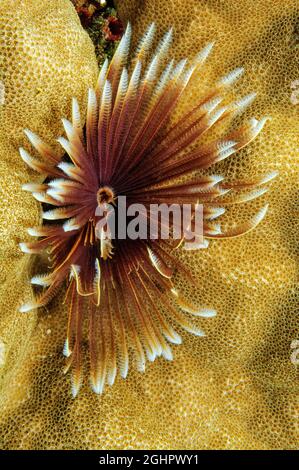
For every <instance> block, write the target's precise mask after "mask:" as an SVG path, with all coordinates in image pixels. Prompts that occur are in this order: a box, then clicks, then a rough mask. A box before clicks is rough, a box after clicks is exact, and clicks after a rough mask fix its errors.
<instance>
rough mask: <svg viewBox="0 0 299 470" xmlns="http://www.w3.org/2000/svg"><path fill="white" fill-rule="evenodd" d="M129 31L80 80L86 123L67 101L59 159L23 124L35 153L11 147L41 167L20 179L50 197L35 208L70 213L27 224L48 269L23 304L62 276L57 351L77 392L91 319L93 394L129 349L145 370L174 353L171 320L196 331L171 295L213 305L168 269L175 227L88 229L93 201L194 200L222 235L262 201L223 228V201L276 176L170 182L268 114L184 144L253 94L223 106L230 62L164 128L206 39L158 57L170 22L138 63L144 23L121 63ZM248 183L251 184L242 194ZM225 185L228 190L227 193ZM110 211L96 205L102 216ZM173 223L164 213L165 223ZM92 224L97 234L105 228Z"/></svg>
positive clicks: (257, 126) (228, 147)
mask: <svg viewBox="0 0 299 470" xmlns="http://www.w3.org/2000/svg"><path fill="white" fill-rule="evenodd" d="M130 37H131V26H130V24H129V25H128V26H127V29H126V32H125V34H124V36H123V38H122V40H121V42H120V44H119V46H118V49H117V51H116V53H115V55H114V57H113V59H112V61H111V63H110V65H108V60H106V61H105V63H104V64H103V66H102V69H101V72H100V75H99V78H98V82H97V86H96V89H95V90H92V89H90V90H89V94H88V109H87V118H86V129H84V128H83V123H82V120H81V117H80V110H79V106H78V102H77V100H76V99H74V100H73V108H72V123H71V122H70V121H68V120H66V119H63V125H64V129H65V132H66V135H67V139H65V138H64V137H61V138H59V139H58V140H59V143H60V144H61V145H62V147H63V149H64V150H65V152H66V154H67V155H68V157H69V158H70V160H71V162H66V161H61V159H60V156H59V155H57V154H55V151H53V150H52V149H51V148H50V147H49V146H48V145H47V144H45V143H44V142H43V141H42V140H41V139H40V138H39V137H38V136H37V135H36V134H34V133H32V132H31V131H29V130H26V131H25V133H26V135H27V137H28V138H29V140H30V142H31V144H32V145H33V147H35V149H36V150H37V151H38V153H39V154H40V156H41V157H42V161H39V160H37V159H34V158H32V157H31V156H30V155H29V154H28V152H27V151H26V150H25V149H24V148H21V149H20V154H21V157H22V158H23V160H24V161H25V162H26V163H27V164H28V165H29V166H30V167H31V168H32V169H34V170H36V171H38V172H39V173H41V174H43V175H45V177H46V178H47V182H45V183H42V184H26V185H25V186H24V188H23V189H25V190H28V191H30V192H32V194H33V196H34V197H35V198H36V199H37V200H38V201H40V202H42V203H44V204H49V205H50V206H53V207H52V208H51V209H49V210H47V211H44V212H43V219H44V220H46V221H47V220H51V221H58V220H61V219H66V220H67V221H66V222H64V223H63V224H60V225H47V224H46V223H45V224H44V225H41V226H39V227H37V228H30V229H29V234H30V235H34V236H36V237H39V240H38V241H36V242H29V243H22V244H21V249H22V251H24V252H25V253H40V252H41V251H42V250H45V249H47V250H48V252H49V253H50V260H51V263H52V266H53V270H52V271H51V272H50V273H49V274H43V275H37V276H34V277H33V278H32V280H31V282H32V284H36V285H39V286H42V287H46V289H45V291H44V292H43V293H42V294H40V295H39V296H38V297H37V299H36V300H35V301H34V302H29V303H26V304H24V305H23V306H22V307H21V309H20V310H21V312H27V311H29V310H32V309H35V308H38V307H41V306H44V305H46V304H47V303H48V302H49V301H50V300H51V299H52V298H53V296H54V295H55V294H56V293H57V290H58V288H59V287H60V286H61V284H62V283H63V282H64V281H65V280H66V279H68V278H69V280H68V288H67V295H66V297H67V300H68V303H69V320H68V328H67V339H66V343H65V348H64V353H65V355H66V356H67V357H68V363H67V367H66V369H67V370H68V369H69V368H70V367H71V368H72V390H73V395H74V396H76V395H77V393H78V391H79V388H80V386H81V384H82V376H83V374H82V353H83V345H82V343H83V341H84V322H85V321H86V322H87V323H88V344H89V355H90V379H91V385H92V388H93V390H94V391H95V392H97V393H102V392H103V389H104V385H105V383H106V382H107V383H108V384H109V385H112V384H113V383H114V381H115V377H116V374H117V369H119V372H120V375H121V376H122V377H123V378H126V376H127V373H128V368H129V354H130V350H131V349H132V350H133V351H134V355H135V363H136V367H137V369H138V370H140V371H144V370H145V358H146V357H147V359H148V360H150V361H153V360H154V359H155V358H156V357H157V356H161V355H162V356H163V357H164V358H165V359H169V360H171V359H172V352H171V349H170V347H169V343H174V344H178V343H181V337H180V335H179V334H178V332H177V331H176V330H175V329H174V327H173V325H175V324H178V325H179V326H181V327H182V328H183V329H185V330H187V331H188V332H190V333H193V334H195V335H198V336H202V335H203V332H202V330H201V329H200V328H199V327H198V326H197V325H195V324H193V323H192V321H190V319H189V318H188V317H187V315H183V314H182V313H180V312H179V311H178V310H177V309H176V308H175V305H173V302H172V301H171V299H169V295H172V298H173V299H174V300H175V302H176V304H177V305H178V307H180V309H181V310H183V311H184V312H186V313H187V314H189V316H192V315H193V316H203V317H210V316H214V315H215V312H214V311H213V310H208V309H202V310H201V309H199V308H197V307H196V306H194V305H192V304H191V303H190V302H189V301H186V300H185V299H184V298H183V297H182V296H181V294H180V293H179V292H178V291H177V290H176V289H175V286H174V284H173V282H172V280H171V278H172V277H173V275H174V272H175V270H178V271H182V272H184V267H182V266H181V264H180V262H179V261H178V260H177V259H176V258H175V256H174V254H173V249H174V248H177V247H178V245H181V244H184V234H183V235H182V239H181V240H179V244H178V241H177V240H164V239H161V237H160V238H158V240H152V239H150V233H149V234H148V239H147V240H140V239H139V240H129V239H125V240H120V239H116V240H115V241H113V240H112V239H111V238H108V239H107V237H104V236H102V235H101V234H100V236H99V238H97V236H96V226H97V219H100V220H101V218H100V217H99V216H97V215H96V210H97V207H99V208H101V207H102V208H103V213H104V209H105V207H106V206H107V203H108V202H109V203H112V204H116V203H117V198H118V197H119V196H121V195H125V196H126V198H127V200H126V203H127V205H128V206H129V205H130V204H134V203H138V204H143V205H144V207H145V208H148V209H149V205H150V204H157V203H159V204H161V203H167V204H168V205H169V206H170V205H171V204H173V203H177V204H181V205H182V204H183V203H193V204H194V205H196V204H203V205H204V211H203V214H204V224H203V236H204V238H206V239H209V238H211V239H214V238H215V239H217V238H220V239H221V238H229V237H234V236H239V235H242V234H244V233H246V232H248V231H250V230H252V229H253V228H254V227H255V226H256V225H257V224H258V223H259V222H260V221H261V220H262V219H263V217H264V215H265V213H266V210H267V207H266V206H265V207H263V208H262V209H261V210H260V211H259V212H258V213H257V214H256V215H255V216H254V217H253V218H252V219H251V220H249V221H248V222H245V223H243V224H241V225H240V226H237V227H234V228H232V229H231V230H228V231H227V232H222V231H221V228H220V226H218V225H216V224H215V223H214V222H213V220H214V219H216V218H217V217H218V216H219V215H221V214H222V213H223V212H224V207H225V206H226V205H230V204H234V203H242V202H246V201H250V200H252V199H254V198H256V197H258V196H260V195H262V194H264V190H263V189H257V187H258V186H261V185H263V184H264V183H266V182H268V181H269V180H271V179H272V178H273V177H274V176H275V173H271V174H268V175H266V176H263V177H261V178H258V179H255V180H245V181H237V182H233V183H231V184H228V183H224V182H223V179H224V178H223V177H222V176H219V175H204V176H196V177H193V178H192V179H188V180H187V181H185V182H178V179H180V178H181V177H183V176H185V175H189V174H190V173H192V172H194V170H198V169H201V170H202V169H207V168H210V167H211V166H212V165H213V164H215V163H217V162H219V161H221V160H223V159H225V158H227V157H229V156H230V155H232V154H234V153H236V152H237V151H238V150H239V149H241V148H242V147H244V146H245V145H247V144H248V143H249V142H250V141H251V140H253V139H254V138H255V137H256V136H257V135H258V133H259V132H260V131H261V129H262V128H263V126H264V124H265V121H266V119H265V118H264V119H261V120H260V121H258V120H256V119H251V120H250V121H249V122H248V123H246V124H245V125H243V126H242V127H241V128H239V129H238V130H236V131H234V132H230V133H229V134H228V135H226V136H225V137H221V138H218V139H216V140H213V141H212V142H209V143H206V144H202V145H197V146H196V147H195V148H193V149H189V147H190V146H191V144H192V143H194V142H195V141H196V140H198V139H199V138H200V137H202V135H203V134H204V133H206V132H208V131H209V130H210V129H211V128H212V127H213V126H215V125H216V124H217V123H219V122H220V121H221V120H222V119H225V118H228V117H231V116H234V115H235V114H236V113H239V112H241V111H242V110H243V109H244V108H245V107H246V106H247V105H248V104H249V103H250V102H251V101H252V99H253V97H254V95H252V94H250V95H248V96H245V97H244V98H242V99H241V100H239V101H237V102H235V103H233V104H231V105H229V106H220V103H221V102H222V101H223V98H222V94H223V93H225V91H226V90H227V88H229V87H230V86H232V85H233V83H234V82H235V81H236V80H237V79H238V78H239V76H240V75H241V74H242V71H243V70H242V69H240V68H238V69H236V70H234V71H232V72H230V73H229V74H228V75H226V76H225V77H223V78H222V79H220V80H219V81H218V82H217V83H216V84H215V86H214V87H213V88H211V89H210V90H209V91H208V92H207V94H206V95H205V96H204V97H203V98H202V99H201V100H199V102H198V103H196V104H195V106H194V107H193V108H192V109H190V110H189V111H188V112H187V113H186V114H184V115H183V116H182V117H181V118H180V119H179V120H178V121H177V122H175V123H174V124H173V125H172V126H170V127H169V126H166V124H167V123H168V121H169V117H170V116H171V113H172V112H173V110H174V109H175V107H176V104H177V102H178V100H179V99H180V97H181V95H182V93H183V92H184V89H185V88H186V87H187V85H188V83H189V80H190V79H191V78H192V75H193V74H194V73H197V72H198V71H199V69H200V68H201V67H202V65H203V64H204V62H205V60H206V59H207V57H208V55H209V53H210V51H211V49H212V44H208V45H207V46H206V47H205V48H204V49H203V50H202V51H201V52H200V53H199V54H198V55H197V57H196V58H195V59H194V61H193V62H192V63H191V64H188V61H187V60H186V59H182V60H181V61H180V62H178V63H174V61H173V60H171V61H170V62H168V63H167V65H166V66H163V62H164V59H165V57H167V54H168V51H169V48H170V46H171V40H172V30H169V31H168V32H167V33H166V34H165V36H164V37H163V38H162V40H161V41H160V43H159V44H158V45H157V49H156V51H155V52H154V53H153V55H152V57H150V59H149V61H148V62H149V63H148V65H145V63H146V59H147V56H148V54H149V51H151V50H152V45H153V41H154V37H155V25H154V24H151V25H150V26H149V28H148V30H147V31H146V32H145V34H144V36H143V38H142V39H141V41H140V44H139V46H138V48H137V52H136V55H135V57H134V58H133V61H132V67H130V68H131V69H132V70H131V72H129V73H128V68H127V60H128V55H129V46H130ZM130 68H129V69H130ZM165 184H167V185H166V186H165ZM248 189H249V190H251V191H249V192H245V193H244V190H248ZM252 189H253V191H252ZM231 190H233V192H234V196H233V197H232V198H227V193H228V192H229V191H231ZM240 191H241V194H239V193H240ZM54 207H55V208H54ZM193 210H194V209H193ZM108 217H109V215H102V218H103V219H104V220H106V219H108ZM145 217H146V218H147V220H146V223H147V224H148V225H149V224H150V222H151V218H152V217H153V214H152V212H151V211H150V210H147V211H146V214H145ZM162 223H163V222H162ZM174 224H175V222H174V221H173V220H172V225H173V227H172V228H174ZM101 230H102V232H101V233H103V227H102V228H101ZM194 244H195V247H196V246H197V245H196V243H195V242H194ZM188 246H189V247H190V245H188ZM169 249H170V250H171V252H169ZM192 249H194V246H192ZM185 274H186V276H188V277H189V280H190V283H191V284H192V283H193V284H195V285H196V284H197V281H196V280H194V279H193V277H192V275H191V273H188V271H186V270H185ZM128 305H130V307H128ZM163 307H164V312H163V311H162V308H163Z"/></svg>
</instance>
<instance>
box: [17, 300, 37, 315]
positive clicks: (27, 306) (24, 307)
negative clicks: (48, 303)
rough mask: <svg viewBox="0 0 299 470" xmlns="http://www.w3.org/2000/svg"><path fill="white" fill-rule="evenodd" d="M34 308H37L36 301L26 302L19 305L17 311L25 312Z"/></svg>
mask: <svg viewBox="0 0 299 470" xmlns="http://www.w3.org/2000/svg"><path fill="white" fill-rule="evenodd" d="M35 308H38V304H37V303H36V302H27V303H26V304H23V305H21V307H20V308H19V312H21V313H27V312H30V311H31V310H34V309H35Z"/></svg>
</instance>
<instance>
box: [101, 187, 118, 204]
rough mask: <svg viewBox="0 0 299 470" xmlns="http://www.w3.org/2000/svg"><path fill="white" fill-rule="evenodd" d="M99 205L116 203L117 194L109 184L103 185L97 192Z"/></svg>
mask: <svg viewBox="0 0 299 470" xmlns="http://www.w3.org/2000/svg"><path fill="white" fill-rule="evenodd" d="M97 201H98V205H99V206H100V205H102V204H114V203H115V195H114V192H113V190H112V189H111V188H110V187H109V186H102V187H101V188H99V190H98V192H97Z"/></svg>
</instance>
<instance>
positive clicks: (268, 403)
mask: <svg viewBox="0 0 299 470" xmlns="http://www.w3.org/2000/svg"><path fill="white" fill-rule="evenodd" d="M4 3H7V2H2V3H0V7H1V5H2V4H4ZM10 3H11V2H10ZM22 3H26V4H29V3H31V2H29V1H26V2H22ZM35 3H36V2H35ZM52 3H54V2H51V4H52ZM59 3H60V2H59ZM63 3H67V2H63ZM119 3H120V5H119V12H120V14H121V15H122V19H124V20H127V19H128V18H130V20H131V21H132V23H133V27H134V32H135V33H136V38H137V37H139V36H140V34H141V33H142V32H143V31H144V29H145V27H146V26H147V25H148V24H149V23H150V22H151V21H153V20H155V21H156V23H157V24H158V26H159V27H160V29H161V31H162V30H165V29H167V27H168V25H169V24H172V25H173V26H174V31H175V48H174V50H173V53H174V55H176V58H180V57H182V56H186V55H187V56H192V57H193V56H194V55H195V54H196V52H197V51H198V50H199V49H200V48H201V47H202V45H203V44H205V43H206V42H208V41H209V40H213V39H216V40H217V45H216V48H215V53H214V57H215V60H214V61H213V60H212V61H210V68H208V72H206V74H205V76H203V77H201V78H202V80H203V81H204V82H206V83H210V82H211V81H213V80H214V79H215V78H216V77H217V76H219V75H221V74H223V73H225V72H226V71H228V70H231V69H232V68H234V67H235V66H238V65H244V66H245V68H246V75H245V78H244V79H243V81H242V82H241V83H240V86H239V89H237V90H236V92H237V93H238V94H239V93H241V94H245V93H247V92H249V90H250V91H251V90H252V89H255V90H256V91H257V92H258V93H259V95H258V98H257V100H256V102H255V105H254V109H252V108H251V110H250V114H251V113H255V115H256V116H257V117H259V116H260V115H265V114H268V115H269V116H271V122H270V123H268V125H267V127H266V128H265V129H264V131H263V134H262V135H261V136H260V138H259V139H258V141H256V142H254V143H253V144H252V145H251V147H250V148H248V149H246V151H243V152H241V154H239V155H238V157H237V158H235V159H234V160H231V161H227V162H223V163H221V164H219V168H218V172H221V173H223V174H225V175H227V176H228V177H229V178H231V179H235V178H236V177H239V176H241V175H244V173H246V175H248V176H254V175H256V174H261V173H262V172H267V171H269V170H270V169H271V170H272V169H277V170H278V171H279V172H280V177H279V179H278V181H277V182H276V184H275V187H273V189H272V191H271V194H270V193H269V194H268V195H265V196H264V199H267V201H269V202H270V207H271V209H270V211H269V214H268V217H267V221H266V223H264V224H263V225H261V226H260V227H259V228H257V230H256V231H255V232H252V234H249V235H247V236H246V238H242V239H241V238H240V239H236V240H233V241H223V242H222V243H221V244H220V243H217V244H216V243H215V244H211V246H210V248H209V250H206V251H201V252H200V253H198V254H197V255H196V256H194V254H192V256H188V255H187V256H185V257H184V262H186V263H188V264H189V266H190V267H191V268H192V269H193V273H194V274H195V275H196V276H197V277H198V278H199V279H202V288H201V289H199V290H197V291H196V293H195V294H196V295H194V294H192V295H194V300H195V301H198V303H199V304H201V303H203V302H204V303H205V304H211V305H213V306H214V307H215V308H216V309H217V310H218V317H217V318H216V319H215V321H214V322H213V323H212V324H210V325H209V326H208V328H206V338H205V339H204V340H202V341H197V340H196V338H195V339H194V338H192V337H191V336H184V343H183V345H182V346H181V347H180V348H178V349H177V350H176V351H175V360H174V361H173V362H172V363H164V362H163V361H160V362H159V363H154V364H153V365H152V366H151V367H150V368H148V370H147V372H146V374H145V375H139V374H138V373H135V372H132V373H131V374H130V375H129V377H128V379H127V380H126V381H122V380H118V381H117V382H116V384H115V385H114V387H113V388H111V389H110V390H109V389H108V390H107V391H106V393H105V394H104V395H103V396H102V397H100V398H99V397H97V396H95V395H94V394H92V393H91V392H89V391H88V389H87V388H86V389H84V390H82V393H81V395H80V396H79V397H78V398H77V399H76V400H73V399H72V398H71V396H70V393H69V384H68V382H67V381H66V380H65V377H64V376H62V374H61V370H62V359H61V345H62V344H63V341H64V330H65V310H64V307H63V306H62V305H61V302H62V298H61V297H58V298H57V299H56V300H55V301H54V302H53V303H52V305H51V306H50V307H49V309H48V311H47V312H43V313H40V314H39V317H38V322H36V321H35V319H33V318H34V316H32V314H31V316H30V317H22V318H20V317H19V316H18V315H20V314H18V313H17V312H16V308H17V306H18V305H19V303H21V301H22V300H24V299H25V298H26V296H27V295H28V292H26V289H28V288H26V287H25V286H26V284H25V278H26V277H29V275H28V274H27V262H26V260H24V259H22V258H21V256H20V257H17V252H16V250H14V256H15V263H14V264H13V266H10V268H11V269H8V266H7V265H6V269H2V275H3V276H4V278H6V283H5V285H4V288H2V293H1V301H2V306H1V311H2V315H1V326H2V328H1V333H0V337H1V341H2V344H3V345H4V348H5V351H6V353H5V358H6V365H5V367H4V368H3V369H2V370H4V372H3V374H2V384H1V387H2V389H1V392H2V397H1V433H2V437H1V439H2V442H1V446H2V447H5V448H97V449H98V448H103V449H107V448H108V449H109V448H110V449H111V448H121V449H123V448H157V447H158V448H166V449H167V448H189V449H194V448H295V447H296V445H297V443H298V422H297V421H296V417H297V416H298V376H297V370H296V367H295V366H294V364H292V362H291V361H290V354H291V349H290V345H291V342H292V341H293V340H294V339H296V337H298V315H297V316H296V309H297V303H296V300H297V301H298V297H297V298H296V289H295V287H296V253H295V250H296V243H295V236H296V229H297V227H296V215H297V213H296V208H295V198H296V192H297V186H296V185H297V173H296V164H298V152H299V149H298V130H299V125H298V107H296V106H294V105H293V104H292V102H291V100H290V95H291V93H292V90H291V83H292V82H293V81H294V80H296V79H297V78H298V76H297V74H298V62H296V58H295V57H296V54H295V52H296V50H297V47H298V46H297V39H296V38H297V36H296V31H297V29H296V24H297V21H298V7H297V6H296V5H295V3H293V2H288V1H280V0H279V1H278V0H272V1H271V9H269V2H268V0H258V1H255V2H252V1H251V0H242V1H241V2H239V1H237V0H234V1H230V2H219V1H216V0H210V1H206V2H198V1H195V0H190V1H189V2H185V1H182V0H176V1H175V2H170V1H169V0H165V1H161V0H146V1H142V2H141V1H137V0H136V1H135V2H131V1H130V2H129V1H122V2H119ZM51 6H52V5H51ZM53 31H54V30H53ZM53 31H52V32H51V33H49V34H50V37H53V36H51V35H53V34H54V32H53ZM61 53H62V52H61ZM81 54H82V56H81ZM78 55H79V57H80V60H82V59H83V58H84V54H83V53H81V52H79V51H78ZM7 68H8V69H10V68H9V67H7ZM10 70H13V69H10ZM206 70H207V69H206ZM11 73H13V71H11ZM81 80H82V77H80V81H81ZM49 83H50V85H51V80H49ZM53 83H55V81H54V78H53ZM51 86H52V85H51ZM200 86H201V87H202V86H204V83H203V82H202V81H201V83H200ZM54 88H55V87H54V85H53V89H54ZM198 93H199V86H198V82H197V83H196V81H195V82H194V84H193V89H191V90H190V94H189V98H188V97H187V98H186V99H185V101H184V103H182V110H181V111H183V110H184V109H186V108H188V106H189V104H190V102H191V101H192V102H193V100H194V96H196V97H197V96H198ZM57 99H58V98H57ZM60 99H62V98H60ZM66 104H67V103H66ZM68 104H69V103H68ZM22 109H25V108H24V107H23V108H22ZM64 109H66V108H64ZM14 110H15V112H16V111H19V106H17V105H16V106H15V108H14ZM65 112H66V111H65ZM66 114H67V112H66ZM245 117H246V116H245ZM30 119H33V117H31V115H30V111H28V115H27V120H28V121H30ZM37 120H38V119H37ZM41 121H42V120H41ZM53 122H59V121H58V120H57V119H53ZM53 122H52V119H51V125H52V124H53ZM37 124H39V123H38V122H37ZM235 124H236V125H237V124H238V123H237V122H236V123H235ZM22 126H23V127H25V126H26V127H29V126H30V127H31V128H32V124H31V121H30V122H29V123H28V122H26V123H22ZM39 127H40V128H41V125H40V124H39ZM51 129H52V130H51V131H52V132H55V131H53V127H52V128H51ZM19 135H21V130H20V134H19ZM2 140H3V141H4V142H5V145H6V147H5V152H4V156H3V157H2V160H3V161H4V160H5V161H6V162H7V166H6V170H5V171H4V170H3V172H4V174H5V175H6V177H7V181H8V182H7V183H6V184H7V191H10V194H11V198H10V201H12V203H13V207H14V210H16V211H18V210H20V211H21V213H22V214H25V211H26V218H27V221H28V226H31V225H34V223H35V219H36V217H37V211H36V207H35V206H29V205H28V204H29V202H27V199H26V196H24V195H23V196H21V193H20V192H18V191H19V189H17V187H18V184H20V183H21V182H23V181H24V176H23V174H24V173H25V169H24V168H25V167H23V166H22V165H21V164H20V166H19V168H20V170H19V178H20V181H18V176H17V175H15V177H14V178H13V179H12V178H11V173H12V172H13V171H15V168H16V166H15V165H17V163H16V158H17V157H16V150H15V147H16V145H19V144H20V143H18V144H17V143H16V142H15V139H12V138H11V137H10V139H9V138H6V137H5V136H4V135H3V137H2ZM9 143H10V147H9ZM22 143H23V141H22ZM12 155H13V158H12ZM3 168H5V165H3ZM9 172H10V174H9V175H8V173H9ZM8 176H9V177H10V180H8ZM26 176H27V175H26ZM26 179H27V178H26ZM13 190H14V191H13ZM16 191H17V194H19V198H17V200H16V199H14V198H13V196H12V195H13V194H14V193H15V192H16ZM28 201H29V198H28ZM263 202H264V201H260V202H259V204H261V203H263ZM26 205H27V206H26ZM19 208H20V209H19ZM256 209H257V206H255V205H254V204H250V205H248V207H247V210H246V211H244V210H242V213H240V211H238V216H239V217H240V216H241V217H244V220H245V218H248V216H250V215H251V214H252V213H253V212H254V211H255V210H256ZM247 211H248V212H247ZM235 215H236V213H235V212H234V211H232V212H231V215H230V216H228V219H227V220H228V222H230V221H231V220H232V218H234V217H235ZM7 220H9V219H7ZM17 221H20V226H21V224H22V225H23V224H24V225H25V223H26V222H25V217H24V220H22V216H21V214H20V215H17ZM6 225H8V223H7V222H6ZM6 243H7V245H6V246H9V243H11V242H10V241H7V242H6ZM2 245H3V246H5V245H4V244H2ZM10 264H12V263H11V262H10ZM8 291H10V292H11V293H13V295H8ZM190 294H191V293H190ZM20 338H22V341H21V340H20ZM2 349H3V347H2Z"/></svg>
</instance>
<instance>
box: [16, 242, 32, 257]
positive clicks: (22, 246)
mask: <svg viewBox="0 0 299 470" xmlns="http://www.w3.org/2000/svg"><path fill="white" fill-rule="evenodd" d="M19 247H20V250H21V251H22V252H23V253H26V254H30V253H31V250H30V248H28V246H27V243H19Z"/></svg>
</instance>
